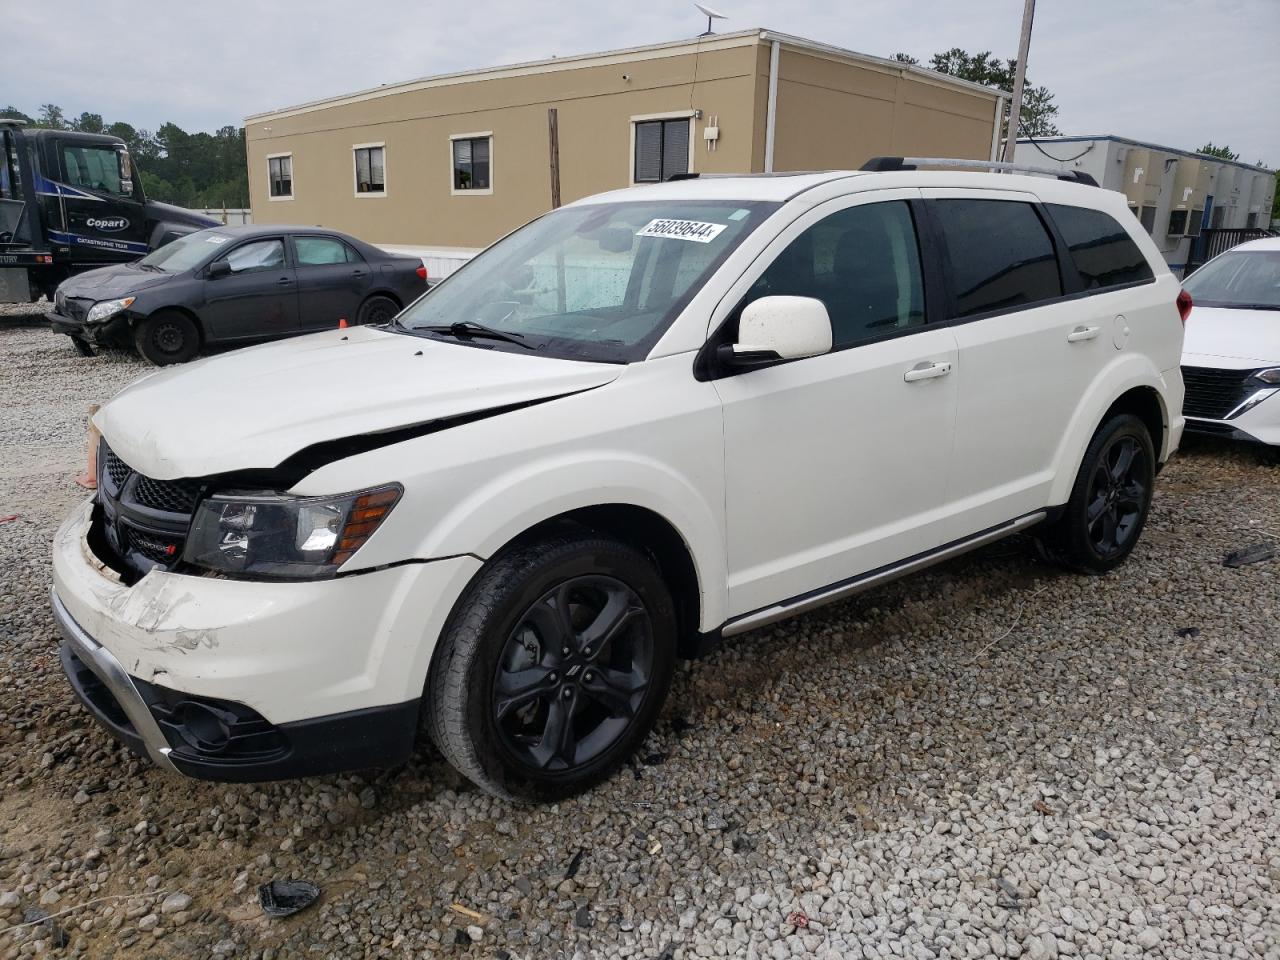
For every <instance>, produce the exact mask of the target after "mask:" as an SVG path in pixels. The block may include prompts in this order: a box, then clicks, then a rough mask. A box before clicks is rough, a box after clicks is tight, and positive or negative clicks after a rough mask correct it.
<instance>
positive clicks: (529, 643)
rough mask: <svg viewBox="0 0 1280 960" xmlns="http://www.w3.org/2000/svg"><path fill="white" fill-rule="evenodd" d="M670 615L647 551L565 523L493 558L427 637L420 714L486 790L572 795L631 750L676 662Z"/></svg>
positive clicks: (444, 749) (670, 604)
mask: <svg viewBox="0 0 1280 960" xmlns="http://www.w3.org/2000/svg"><path fill="white" fill-rule="evenodd" d="M677 632H678V628H677V617H676V606H675V602H674V600H673V599H672V596H671V591H670V588H669V586H668V584H667V583H666V582H665V581H664V580H663V578H662V574H661V572H660V571H659V569H658V567H657V565H656V564H655V563H654V561H653V559H652V558H651V557H649V556H648V555H647V554H645V553H643V552H641V551H640V550H638V549H636V548H635V547H634V546H632V545H631V544H628V543H624V542H622V541H620V540H615V539H613V538H612V537H608V536H606V535H603V534H601V533H598V532H596V531H593V530H590V529H587V528H585V527H580V526H578V525H576V524H569V523H566V524H564V525H563V526H562V528H560V530H559V532H554V533H550V534H548V535H547V536H546V537H544V538H542V539H538V540H533V541H530V542H527V543H524V544H519V545H516V546H514V547H512V548H511V549H509V550H506V551H503V552H501V553H499V554H498V556H496V557H495V558H494V559H493V560H491V561H490V562H489V563H488V564H486V565H485V567H484V569H482V570H481V571H480V572H479V573H477V574H476V576H475V578H474V579H473V580H472V582H471V583H470V584H469V585H468V587H467V589H466V590H465V591H464V593H463V595H462V596H461V597H460V598H459V599H458V602H457V603H456V604H455V605H454V608H453V610H452V612H451V613H450V616H449V620H448V622H447V623H446V625H445V629H444V631H443V633H442V634H441V636H440V639H439V641H438V642H437V644H436V648H435V651H434V654H433V656H432V662H431V667H430V671H429V673H428V676H427V683H426V689H425V691H424V693H425V701H424V704H423V711H422V720H423V725H424V727H425V729H426V731H427V732H428V733H429V734H430V736H431V739H432V740H433V741H434V742H435V744H436V745H437V746H438V747H439V748H440V752H441V753H443V754H444V757H445V759H446V760H448V761H449V763H450V764H452V765H453V767H454V768H455V769H456V770H458V771H459V772H460V773H462V774H463V775H464V776H466V777H467V778H468V779H470V780H471V781H472V782H473V783H475V784H477V785H479V786H480V787H482V788H483V789H485V790H487V791H489V792H490V793H492V794H494V795H496V796H500V797H506V798H510V799H517V800H555V799H561V798H564V797H568V796H572V795H573V794H576V793H581V792H582V791H583V790H586V789H587V788H588V787H590V786H592V785H593V784H596V783H598V782H600V781H601V780H603V779H604V778H606V777H607V776H609V774H610V773H612V772H613V771H614V770H616V769H617V768H618V767H619V766H620V765H621V764H622V763H623V762H624V761H625V760H626V759H627V757H628V756H630V755H631V753H632V752H633V751H635V749H636V748H637V747H639V745H640V743H641V741H643V740H644V738H645V737H646V736H647V735H648V733H649V731H650V730H651V729H652V728H653V725H654V723H655V722H656V720H657V717H658V713H659V711H660V710H661V709H662V704H663V701H664V700H665V699H666V696H667V690H668V688H669V687H670V685H671V676H672V673H673V671H674V669H675V660H676V635H677Z"/></svg>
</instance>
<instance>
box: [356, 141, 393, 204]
mask: <svg viewBox="0 0 1280 960" xmlns="http://www.w3.org/2000/svg"><path fill="white" fill-rule="evenodd" d="M355 154H356V193H386V192H387V166H386V148H385V147H356V148H355Z"/></svg>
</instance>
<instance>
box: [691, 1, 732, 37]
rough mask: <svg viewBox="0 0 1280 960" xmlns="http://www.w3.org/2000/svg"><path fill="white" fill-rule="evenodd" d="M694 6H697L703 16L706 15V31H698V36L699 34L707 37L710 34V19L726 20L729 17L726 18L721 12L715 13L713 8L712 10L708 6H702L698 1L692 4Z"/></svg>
mask: <svg viewBox="0 0 1280 960" xmlns="http://www.w3.org/2000/svg"><path fill="white" fill-rule="evenodd" d="M694 6H695V7H697V8H698V9H699V10H700V11H701V12H702V15H703V16H704V17H706V18H707V31H706V33H700V34H698V36H700V37H709V36H711V21H712V20H728V19H729V18H728V17H726V16H725V15H724V14H723V13H717V12H716V11H715V10H712V9H711V8H710V7H704V6H703V5H702V4H700V3H695V4H694Z"/></svg>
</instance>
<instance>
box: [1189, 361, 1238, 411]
mask: <svg viewBox="0 0 1280 960" xmlns="http://www.w3.org/2000/svg"><path fill="white" fill-rule="evenodd" d="M1252 379H1253V371H1252V370H1219V369H1216V368H1214V367H1183V368H1182V382H1183V384H1185V385H1186V388H1187V392H1186V396H1185V398H1184V399H1183V401H1182V413H1183V416H1187V417H1201V418H1203V419H1207V420H1224V419H1226V416H1227V414H1229V413H1230V412H1231V411H1232V410H1234V409H1235V408H1236V407H1238V406H1240V404H1241V403H1243V402H1244V401H1245V400H1246V399H1248V397H1249V395H1250V394H1252V393H1253V391H1254V386H1253V385H1251V384H1250V382H1249V381H1250V380H1252Z"/></svg>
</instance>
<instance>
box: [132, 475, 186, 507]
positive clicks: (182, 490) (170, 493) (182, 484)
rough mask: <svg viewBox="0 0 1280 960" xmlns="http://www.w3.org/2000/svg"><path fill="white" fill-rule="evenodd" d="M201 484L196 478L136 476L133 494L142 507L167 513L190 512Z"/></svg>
mask: <svg viewBox="0 0 1280 960" xmlns="http://www.w3.org/2000/svg"><path fill="white" fill-rule="evenodd" d="M201 486H202V484H201V483H200V482H199V481H198V480H152V479H151V478H150V477H138V484H137V486H135V487H134V496H136V497H137V498H138V502H139V503H140V504H142V505H143V506H144V507H154V508H155V509H157V510H166V511H168V512H169V513H191V512H192V511H194V510H195V508H196V501H197V500H198V499H199V497H200V488H201Z"/></svg>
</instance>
